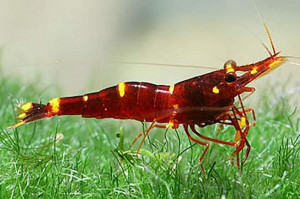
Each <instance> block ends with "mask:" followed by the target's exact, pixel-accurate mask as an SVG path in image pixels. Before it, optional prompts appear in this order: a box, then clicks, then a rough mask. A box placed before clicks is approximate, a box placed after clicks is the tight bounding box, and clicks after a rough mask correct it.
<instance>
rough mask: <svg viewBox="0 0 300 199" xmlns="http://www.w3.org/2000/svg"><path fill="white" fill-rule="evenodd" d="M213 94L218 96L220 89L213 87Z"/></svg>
mask: <svg viewBox="0 0 300 199" xmlns="http://www.w3.org/2000/svg"><path fill="white" fill-rule="evenodd" d="M212 91H213V93H215V94H218V93H219V92H220V90H219V89H218V87H217V86H215V87H213V89H212Z"/></svg>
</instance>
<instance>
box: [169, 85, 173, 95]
mask: <svg viewBox="0 0 300 199" xmlns="http://www.w3.org/2000/svg"><path fill="white" fill-rule="evenodd" d="M169 92H170V93H171V94H173V92H174V84H172V85H171V86H170V88H169Z"/></svg>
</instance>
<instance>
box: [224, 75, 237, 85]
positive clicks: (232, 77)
mask: <svg viewBox="0 0 300 199" xmlns="http://www.w3.org/2000/svg"><path fill="white" fill-rule="evenodd" d="M235 80H236V74H235V73H226V74H225V81H226V82H228V83H230V82H234V81H235Z"/></svg>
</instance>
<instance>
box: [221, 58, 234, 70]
mask: <svg viewBox="0 0 300 199" xmlns="http://www.w3.org/2000/svg"><path fill="white" fill-rule="evenodd" d="M235 67H236V62H235V61H233V60H228V61H227V62H225V64H224V69H230V68H235Z"/></svg>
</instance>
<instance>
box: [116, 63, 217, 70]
mask: <svg viewBox="0 0 300 199" xmlns="http://www.w3.org/2000/svg"><path fill="white" fill-rule="evenodd" d="M115 63H121V64H131V65H152V66H173V67H180V68H197V69H199V68H205V69H218V68H216V67H210V66H199V65H182V64H162V63H151V62H115Z"/></svg>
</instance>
